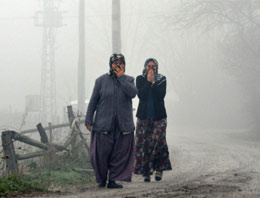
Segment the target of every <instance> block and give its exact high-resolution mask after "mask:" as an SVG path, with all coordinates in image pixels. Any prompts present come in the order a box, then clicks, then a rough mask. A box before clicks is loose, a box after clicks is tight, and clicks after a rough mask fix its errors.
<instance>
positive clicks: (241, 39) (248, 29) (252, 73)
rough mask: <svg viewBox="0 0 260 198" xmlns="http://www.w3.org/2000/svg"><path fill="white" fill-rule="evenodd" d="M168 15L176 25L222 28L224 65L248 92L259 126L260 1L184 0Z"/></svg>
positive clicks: (205, 29) (253, 118) (254, 122)
mask: <svg viewBox="0 0 260 198" xmlns="http://www.w3.org/2000/svg"><path fill="white" fill-rule="evenodd" d="M175 9H176V10H174V12H173V13H175V14H173V15H171V16H170V17H169V20H170V22H169V23H170V24H172V25H173V27H174V29H178V30H184V29H187V28H194V27H195V28H198V30H200V31H201V32H202V33H204V32H208V31H211V30H212V29H218V30H221V32H222V33H223V39H222V40H221V41H220V44H221V51H223V62H222V63H224V64H223V65H224V68H225V69H226V71H227V72H229V73H231V74H232V75H234V76H236V77H237V79H238V81H239V82H240V85H241V88H242V90H243V92H244V94H245V95H246V96H247V103H246V105H247V108H246V111H245V112H246V113H247V115H249V116H250V119H251V123H250V127H251V129H252V130H253V131H258V130H259V129H260V124H259V123H260V122H259V121H260V109H259V108H257V107H259V106H260V100H259V98H260V88H259V86H258V85H259V84H260V68H259V65H260V59H259V57H260V42H259V41H260V1H259V0H183V1H182V2H181V3H180V6H179V7H176V8H175ZM258 134H260V133H258Z"/></svg>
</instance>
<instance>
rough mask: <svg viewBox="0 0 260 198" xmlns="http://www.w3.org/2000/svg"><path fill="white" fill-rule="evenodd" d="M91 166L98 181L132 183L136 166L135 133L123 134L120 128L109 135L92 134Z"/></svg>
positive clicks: (115, 128) (116, 128)
mask: <svg viewBox="0 0 260 198" xmlns="http://www.w3.org/2000/svg"><path fill="white" fill-rule="evenodd" d="M90 157H91V164H92V167H93V168H94V170H95V175H96V181H97V183H101V182H102V181H106V180H107V176H108V177H109V180H114V181H131V177H132V172H133V165H134V133H129V134H125V135H124V134H122V133H121V132H120V131H119V130H118V126H116V127H114V130H113V131H110V132H109V133H108V134H104V133H99V132H92V133H91V143H90Z"/></svg>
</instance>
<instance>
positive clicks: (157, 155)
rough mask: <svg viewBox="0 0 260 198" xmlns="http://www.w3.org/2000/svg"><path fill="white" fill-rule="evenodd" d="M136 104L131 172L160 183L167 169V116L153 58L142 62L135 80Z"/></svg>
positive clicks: (162, 78)
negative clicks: (139, 72)
mask: <svg viewBox="0 0 260 198" xmlns="http://www.w3.org/2000/svg"><path fill="white" fill-rule="evenodd" d="M136 86H137V90H138V94H137V95H138V98H139V105H138V109H137V114H136V117H137V126H136V145H135V151H136V154H135V168H134V173H135V174H140V175H143V176H144V181H145V182H150V180H151V175H152V174H153V172H154V171H155V180H156V181H160V180H161V178H162V174H163V171H166V170H171V169H172V167H171V163H170V160H169V152H168V146H167V143H166V126H167V120H166V118H167V115H166V110H165V106H164V97H165V94H166V77H165V76H163V75H161V74H158V62H157V60H156V59H154V58H149V59H147V60H146V61H145V64H144V70H143V75H139V76H137V78H136Z"/></svg>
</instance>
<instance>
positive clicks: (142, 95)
mask: <svg viewBox="0 0 260 198" xmlns="http://www.w3.org/2000/svg"><path fill="white" fill-rule="evenodd" d="M151 85H152V83H150V82H148V81H147V80H146V79H145V78H144V77H143V76H137V78H136V87H137V91H138V92H137V96H138V98H139V99H140V100H141V101H144V100H146V99H147V96H148V90H149V88H150V87H151Z"/></svg>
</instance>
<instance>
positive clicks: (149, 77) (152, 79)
mask: <svg viewBox="0 0 260 198" xmlns="http://www.w3.org/2000/svg"><path fill="white" fill-rule="evenodd" d="M147 81H149V82H151V83H152V84H154V82H155V77H154V71H153V70H152V69H149V70H148V73H147Z"/></svg>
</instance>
